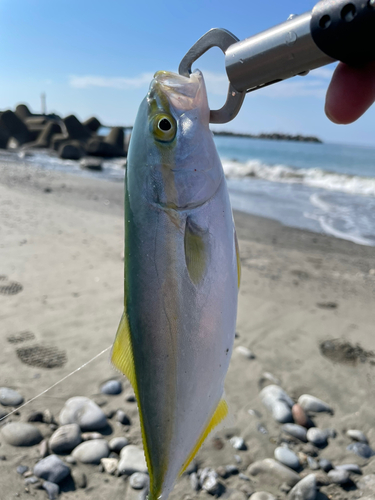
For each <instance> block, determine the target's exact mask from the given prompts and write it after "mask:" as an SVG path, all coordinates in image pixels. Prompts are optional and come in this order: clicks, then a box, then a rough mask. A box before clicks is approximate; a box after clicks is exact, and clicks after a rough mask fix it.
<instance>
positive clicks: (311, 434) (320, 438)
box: [306, 427, 328, 447]
mask: <svg viewBox="0 0 375 500" xmlns="http://www.w3.org/2000/svg"><path fill="white" fill-rule="evenodd" d="M306 436H307V439H308V441H310V443H312V444H314V445H315V446H318V447H323V446H327V444H328V435H327V431H326V430H322V429H318V428H317V427H311V428H310V429H309V430H308V431H307V434H306Z"/></svg>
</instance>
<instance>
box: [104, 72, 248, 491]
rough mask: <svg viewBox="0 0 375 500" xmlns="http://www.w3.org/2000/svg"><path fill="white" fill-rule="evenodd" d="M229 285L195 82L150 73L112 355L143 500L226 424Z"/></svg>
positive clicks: (128, 195)
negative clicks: (130, 396) (146, 481)
mask: <svg viewBox="0 0 375 500" xmlns="http://www.w3.org/2000/svg"><path fill="white" fill-rule="evenodd" d="M238 286H239V257H238V248H237V243H236V235H235V228H234V223H233V217H232V211H231V207H230V202H229V196H228V191H227V187H226V181H225V177H224V173H223V169H222V166H221V163H220V159H219V157H218V155H217V152H216V148H215V145H214V142H213V138H212V133H211V131H210V130H209V109H208V103H207V97H206V91H205V86H204V82H203V77H202V75H201V74H200V73H194V74H193V75H192V76H191V78H190V79H188V78H185V77H181V76H179V75H174V74H172V73H167V72H158V73H157V74H156V75H155V78H154V80H153V82H152V84H151V87H150V91H149V93H148V96H147V98H146V99H145V100H144V101H143V102H142V104H141V106H140V109H139V112H138V116H137V119H136V122H135V125H134V129H133V134H132V139H131V144H130V149H129V155H128V165H127V172H126V190H125V310H124V315H123V318H122V321H121V323H120V327H119V331H118V334H117V337H116V340H115V344H114V349H113V362H114V364H115V366H117V367H118V368H120V369H121V370H122V371H123V373H125V374H126V375H127V376H128V377H129V378H130V380H131V382H132V384H133V386H134V390H135V393H136V396H137V401H138V405H139V412H140V419H141V427H142V433H143V442H144V449H145V455H146V459H147V463H148V467H149V472H150V479H151V481H150V496H149V499H150V500H156V499H157V498H162V499H163V500H166V498H167V497H168V495H169V493H170V491H171V490H172V488H173V485H174V482H175V480H176V478H177V477H178V475H179V474H180V473H181V472H182V471H183V470H184V468H185V467H186V466H187V465H188V463H189V461H190V460H191V459H192V458H193V456H194V454H195V453H196V451H197V450H198V448H199V447H200V445H201V443H202V442H203V440H204V438H205V437H206V435H207V434H208V432H209V431H210V430H211V428H213V427H214V426H215V425H216V424H217V422H218V421H220V420H221V419H222V418H223V417H224V416H225V413H226V403H225V402H223V400H222V397H223V389H224V379H225V375H226V372H227V369H228V365H229V360H230V356H231V352H232V346H233V340H234V335H235V323H236V311H237V294H238ZM127 351H130V352H127ZM124 353H125V354H124Z"/></svg>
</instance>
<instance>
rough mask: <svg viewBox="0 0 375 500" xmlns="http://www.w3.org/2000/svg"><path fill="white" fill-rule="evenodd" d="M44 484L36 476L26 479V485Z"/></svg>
mask: <svg viewBox="0 0 375 500" xmlns="http://www.w3.org/2000/svg"><path fill="white" fill-rule="evenodd" d="M36 483H40V484H42V483H41V482H40V481H39V479H38V478H37V477H36V476H30V477H27V478H26V479H25V484H36Z"/></svg>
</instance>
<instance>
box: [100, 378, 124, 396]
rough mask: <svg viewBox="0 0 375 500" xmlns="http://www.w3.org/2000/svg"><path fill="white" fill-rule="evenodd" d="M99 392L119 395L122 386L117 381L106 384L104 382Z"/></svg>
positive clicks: (109, 381)
mask: <svg viewBox="0 0 375 500" xmlns="http://www.w3.org/2000/svg"><path fill="white" fill-rule="evenodd" d="M100 392H101V393H102V394H110V395H116V394H121V393H122V384H121V382H120V381H118V380H108V382H105V383H104V384H103V385H102V386H101V388H100Z"/></svg>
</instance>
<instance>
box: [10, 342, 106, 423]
mask: <svg viewBox="0 0 375 500" xmlns="http://www.w3.org/2000/svg"><path fill="white" fill-rule="evenodd" d="M111 347H112V344H111V345H110V346H108V347H106V348H105V349H103V350H102V351H100V352H99V353H98V354H96V355H95V356H94V357H93V358H91V359H90V360H89V361H86V363H83V365H81V366H79V367H78V368H76V369H75V370H73V371H72V372H70V373H68V375H65V376H64V377H63V378H61V379H60V380H58V381H57V382H55V383H54V384H52V385H51V386H50V387H48V388H47V389H44V391H42V392H40V393H39V394H37V395H36V396H34V397H33V398H31V399H29V400H28V401H26V403H23V404H22V405H21V406H18V407H17V408H15V409H14V410H12V411H10V412H9V413H7V414H6V415H4V416H3V417H1V418H0V422H1V421H2V420H5V419H6V418H7V417H9V416H10V415H13V413H15V412H16V411H19V410H20V409H21V408H24V407H25V406H27V405H28V404H30V403H32V402H33V401H35V400H36V399H38V398H40V396H43V395H44V394H46V393H47V392H48V391H50V390H51V389H54V388H55V387H56V386H57V385H59V384H61V382H64V381H65V380H66V379H68V378H69V377H71V376H72V375H74V374H75V373H77V372H79V371H80V370H82V368H85V366H87V365H88V364H90V363H91V362H92V361H94V360H95V359H97V358H99V356H101V355H102V354H104V353H105V352H107V351H109V349H111Z"/></svg>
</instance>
